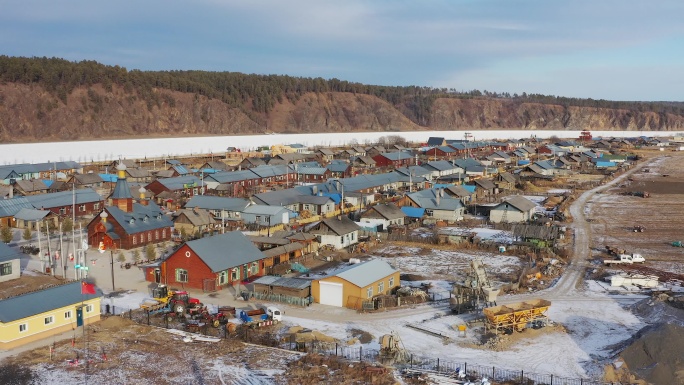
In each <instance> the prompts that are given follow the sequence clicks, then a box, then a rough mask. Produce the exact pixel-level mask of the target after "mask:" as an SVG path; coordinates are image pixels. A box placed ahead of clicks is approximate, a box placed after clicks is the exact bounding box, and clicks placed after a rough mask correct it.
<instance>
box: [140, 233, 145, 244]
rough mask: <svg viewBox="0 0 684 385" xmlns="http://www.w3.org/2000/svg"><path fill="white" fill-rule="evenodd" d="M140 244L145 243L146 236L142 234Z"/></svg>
mask: <svg viewBox="0 0 684 385" xmlns="http://www.w3.org/2000/svg"><path fill="white" fill-rule="evenodd" d="M140 243H145V234H142V233H141V234H140Z"/></svg>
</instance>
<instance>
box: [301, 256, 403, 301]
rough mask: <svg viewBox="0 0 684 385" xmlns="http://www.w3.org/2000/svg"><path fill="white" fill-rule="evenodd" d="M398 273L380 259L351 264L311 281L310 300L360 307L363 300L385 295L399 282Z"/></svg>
mask: <svg viewBox="0 0 684 385" xmlns="http://www.w3.org/2000/svg"><path fill="white" fill-rule="evenodd" d="M399 276H400V272H399V270H396V269H394V268H393V267H392V266H391V265H390V264H389V263H387V262H385V261H383V260H381V259H371V260H369V261H365V262H361V263H352V264H349V265H347V266H344V267H342V268H340V269H339V270H337V271H333V272H331V273H330V274H329V275H328V276H327V277H325V278H319V279H315V280H313V281H312V282H311V295H312V296H313V298H314V302H316V303H320V304H321V305H329V306H337V307H347V308H350V309H356V310H360V309H361V308H362V305H363V302H365V301H370V300H371V299H372V298H373V297H375V296H377V295H384V294H389V293H391V292H392V290H394V288H396V287H398V286H399V285H400V282H399Z"/></svg>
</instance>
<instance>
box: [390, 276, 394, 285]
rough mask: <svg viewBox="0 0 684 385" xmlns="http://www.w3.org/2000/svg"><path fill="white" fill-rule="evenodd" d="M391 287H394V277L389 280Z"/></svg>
mask: <svg viewBox="0 0 684 385" xmlns="http://www.w3.org/2000/svg"><path fill="white" fill-rule="evenodd" d="M389 287H394V277H390V279H389Z"/></svg>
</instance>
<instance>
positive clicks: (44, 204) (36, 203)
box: [26, 188, 104, 218]
mask: <svg viewBox="0 0 684 385" xmlns="http://www.w3.org/2000/svg"><path fill="white" fill-rule="evenodd" d="M26 199H27V200H28V202H29V203H30V204H31V206H33V208H35V209H38V210H49V211H52V212H53V213H55V214H57V215H59V216H60V217H63V216H65V215H66V216H69V217H71V216H72V215H75V216H76V218H82V217H90V216H92V215H95V214H96V213H98V212H99V211H100V210H101V209H102V205H103V203H104V202H103V199H102V197H101V196H100V194H98V193H97V192H95V191H94V190H92V189H89V188H85V189H77V190H72V191H69V190H67V191H61V192H54V193H47V194H41V195H31V196H28V197H26ZM73 209H75V210H76V211H75V212H73Z"/></svg>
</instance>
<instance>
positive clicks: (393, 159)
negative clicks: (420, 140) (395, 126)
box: [373, 151, 414, 168]
mask: <svg viewBox="0 0 684 385" xmlns="http://www.w3.org/2000/svg"><path fill="white" fill-rule="evenodd" d="M413 159H414V157H413V155H412V154H411V153H410V152H404V151H398V152H385V153H382V154H378V155H375V156H373V160H375V164H376V166H377V167H394V168H398V167H406V166H409V165H410V164H411V162H413Z"/></svg>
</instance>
